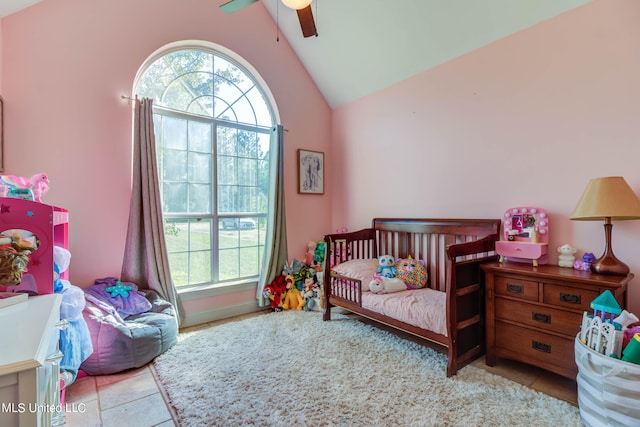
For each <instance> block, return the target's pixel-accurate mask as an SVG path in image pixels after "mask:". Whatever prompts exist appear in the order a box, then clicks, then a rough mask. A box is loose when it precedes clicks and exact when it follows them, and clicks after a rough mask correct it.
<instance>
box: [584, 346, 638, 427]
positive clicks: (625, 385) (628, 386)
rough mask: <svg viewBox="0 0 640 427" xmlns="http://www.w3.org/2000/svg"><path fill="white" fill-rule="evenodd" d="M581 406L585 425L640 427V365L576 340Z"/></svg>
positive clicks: (594, 426)
mask: <svg viewBox="0 0 640 427" xmlns="http://www.w3.org/2000/svg"><path fill="white" fill-rule="evenodd" d="M575 358H576V364H577V365H578V377H577V382H578V406H579V407H580V416H581V417H582V421H583V422H584V424H585V425H586V426H587V427H589V426H593V427H596V426H597V427H600V426H629V427H637V426H640V365H638V364H635V363H629V362H625V361H623V360H619V359H616V358H613V357H610V356H605V355H604V354H600V353H597V352H595V351H593V350H591V349H590V348H588V347H587V346H586V345H584V344H583V343H582V342H580V338H579V335H578V336H577V337H576V340H575Z"/></svg>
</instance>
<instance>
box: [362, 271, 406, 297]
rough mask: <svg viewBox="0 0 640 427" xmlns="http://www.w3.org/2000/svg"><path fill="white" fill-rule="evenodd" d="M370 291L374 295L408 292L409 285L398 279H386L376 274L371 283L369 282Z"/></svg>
mask: <svg viewBox="0 0 640 427" xmlns="http://www.w3.org/2000/svg"><path fill="white" fill-rule="evenodd" d="M369 290H370V291H371V292H373V293H374V294H388V293H391V292H400V291H406V290H407V285H405V284H404V282H403V281H402V280H400V279H398V278H397V277H384V276H380V275H378V274H375V275H374V276H373V279H372V280H371V282H369Z"/></svg>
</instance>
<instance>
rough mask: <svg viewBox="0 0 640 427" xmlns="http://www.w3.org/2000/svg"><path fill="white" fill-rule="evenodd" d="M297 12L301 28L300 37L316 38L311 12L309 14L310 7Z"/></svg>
mask: <svg viewBox="0 0 640 427" xmlns="http://www.w3.org/2000/svg"><path fill="white" fill-rule="evenodd" d="M296 12H298V20H299V21H300V28H302V35H303V36H304V37H311V36H318V31H316V22H315V21H314V20H313V12H311V5H309V6H307V7H305V8H303V9H298V10H296Z"/></svg>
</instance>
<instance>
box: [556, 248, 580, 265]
mask: <svg viewBox="0 0 640 427" xmlns="http://www.w3.org/2000/svg"><path fill="white" fill-rule="evenodd" d="M558 253H559V254H560V255H558V265H559V266H560V267H569V268H573V262H574V261H575V259H576V257H574V256H573V254H575V253H576V248H574V247H573V246H571V245H568V244H564V245H562V246H559V247H558Z"/></svg>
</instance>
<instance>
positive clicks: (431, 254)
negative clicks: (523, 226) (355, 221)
mask: <svg viewBox="0 0 640 427" xmlns="http://www.w3.org/2000/svg"><path fill="white" fill-rule="evenodd" d="M500 224H501V221H500V220H499V219H451V218H425V219H420V218H374V219H373V220H372V222H371V227H372V228H373V229H374V230H375V233H376V242H377V248H376V253H377V254H380V255H383V254H390V255H393V256H394V257H396V258H406V257H408V256H409V255H410V256H411V257H413V258H414V259H419V260H423V261H424V262H425V264H426V267H427V272H428V274H429V278H430V280H429V283H430V284H429V287H431V288H433V289H438V290H441V291H444V290H445V287H446V277H445V276H446V261H447V251H448V250H449V249H451V248H452V247H453V245H456V244H459V243H469V242H476V241H477V242H478V245H477V246H476V245H474V246H476V247H475V249H473V250H469V251H455V250H453V251H450V253H449V255H450V256H453V257H456V258H458V261H464V260H467V259H477V258H481V257H489V256H494V255H495V251H494V242H495V241H496V240H498V238H499V233H500ZM483 239H485V240H484V242H486V245H482V243H483V242H480V241H481V240H483ZM478 248H480V249H481V250H480V251H478ZM454 249H455V247H454ZM470 249H471V248H470Z"/></svg>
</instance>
